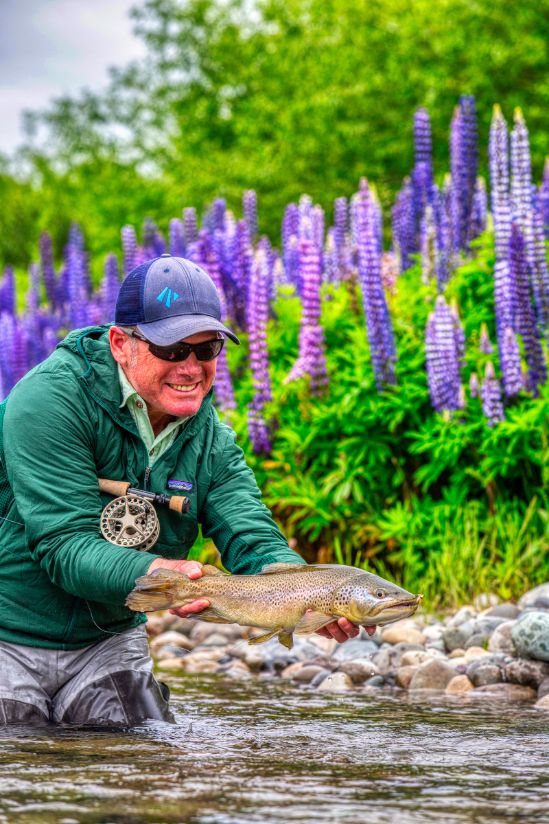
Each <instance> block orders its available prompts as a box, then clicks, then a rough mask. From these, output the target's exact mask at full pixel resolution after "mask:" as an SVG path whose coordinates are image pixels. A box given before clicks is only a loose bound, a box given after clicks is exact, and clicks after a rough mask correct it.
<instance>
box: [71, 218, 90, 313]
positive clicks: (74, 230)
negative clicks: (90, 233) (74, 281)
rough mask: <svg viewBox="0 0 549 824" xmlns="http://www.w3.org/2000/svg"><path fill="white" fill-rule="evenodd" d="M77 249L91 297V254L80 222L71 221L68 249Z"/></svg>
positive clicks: (83, 276)
mask: <svg viewBox="0 0 549 824" xmlns="http://www.w3.org/2000/svg"><path fill="white" fill-rule="evenodd" d="M68 248H71V249H75V250H76V251H77V252H78V255H79V257H80V262H81V266H82V284H83V286H84V288H85V290H86V294H87V296H88V297H91V295H92V292H93V284H92V279H91V273H90V266H89V256H88V254H87V252H86V249H85V246H84V235H83V232H82V229H81V227H80V226H79V224H78V223H71V226H70V229H69V241H68V244H67V249H68Z"/></svg>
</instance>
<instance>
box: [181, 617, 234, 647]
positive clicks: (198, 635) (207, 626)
mask: <svg viewBox="0 0 549 824" xmlns="http://www.w3.org/2000/svg"><path fill="white" fill-rule="evenodd" d="M243 633H244V630H243V629H242V627H239V626H238V625H237V624H215V623H208V622H207V621H195V622H194V623H193V626H192V627H191V631H190V638H191V641H194V643H195V644H196V645H197V646H198V645H199V644H205V643H207V639H209V638H210V637H211V636H212V635H214V636H215V635H217V636H221V637H222V638H223V639H224V641H223V643H225V644H229V643H232V642H233V641H238V639H239V638H242V637H243ZM214 646H215V644H214Z"/></svg>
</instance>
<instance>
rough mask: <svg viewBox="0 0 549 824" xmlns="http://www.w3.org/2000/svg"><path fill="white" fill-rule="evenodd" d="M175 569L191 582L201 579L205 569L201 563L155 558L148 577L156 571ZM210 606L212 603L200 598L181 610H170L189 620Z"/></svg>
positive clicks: (173, 613) (148, 571)
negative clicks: (190, 616)
mask: <svg viewBox="0 0 549 824" xmlns="http://www.w3.org/2000/svg"><path fill="white" fill-rule="evenodd" d="M161 568H162V569H173V570H174V571H175V572H183V573H184V574H185V575H188V576H189V578H190V579H191V580H193V581H194V580H196V578H201V577H202V575H204V569H203V566H202V564H201V563H200V562H199V561H169V560H168V559H167V558H155V559H154V561H153V562H152V563H151V565H150V566H149V568H148V570H147V575H150V574H151V572H154V570H155V569H161ZM209 606H210V602H209V601H208V600H207V599H206V598H198V599H197V600H196V601H191V603H190V604H186V605H185V606H184V607H180V608H179V609H170V610H168V612H170V613H171V614H172V615H177V616H178V617H179V618H187V616H189V615H194V614H195V613H197V612H202V610H203V609H206V607H209Z"/></svg>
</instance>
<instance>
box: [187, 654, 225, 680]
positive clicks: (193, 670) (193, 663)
mask: <svg viewBox="0 0 549 824" xmlns="http://www.w3.org/2000/svg"><path fill="white" fill-rule="evenodd" d="M181 665H182V667H183V669H184V670H185V672H186V673H187V674H188V675H202V674H205V673H210V672H217V671H218V665H217V661H214V660H212V659H211V658H197V657H192V658H190V660H189V656H188V655H187V657H186V658H182V659H181Z"/></svg>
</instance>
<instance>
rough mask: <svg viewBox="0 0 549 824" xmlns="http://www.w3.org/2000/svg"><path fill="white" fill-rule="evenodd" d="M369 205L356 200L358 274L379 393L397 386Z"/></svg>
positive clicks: (362, 200)
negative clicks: (391, 386)
mask: <svg viewBox="0 0 549 824" xmlns="http://www.w3.org/2000/svg"><path fill="white" fill-rule="evenodd" d="M372 211H373V210H372V202H371V201H369V200H368V199H367V198H366V197H360V199H359V200H358V201H357V211H356V218H357V225H356V231H357V251H358V274H359V279H360V285H361V289H362V302H363V306H364V314H365V316H366V329H367V333H368V341H369V343H370V355H371V358H372V367H373V370H374V375H375V381H376V386H377V389H378V391H381V390H382V389H383V388H385V387H386V386H388V385H391V384H395V383H396V377H395V361H396V348H395V341H394V335H393V326H392V322H391V316H390V315H389V309H388V307H387V300H386V298H385V292H384V291H383V284H382V280H381V255H380V252H379V240H378V238H377V227H376V219H375V214H372Z"/></svg>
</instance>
